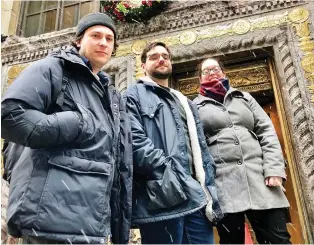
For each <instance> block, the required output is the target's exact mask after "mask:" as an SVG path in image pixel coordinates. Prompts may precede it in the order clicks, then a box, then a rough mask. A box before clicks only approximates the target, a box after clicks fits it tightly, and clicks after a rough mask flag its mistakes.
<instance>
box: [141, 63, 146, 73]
mask: <svg viewBox="0 0 314 245" xmlns="http://www.w3.org/2000/svg"><path fill="white" fill-rule="evenodd" d="M141 67H142V69H143V72H144V73H145V74H146V66H145V64H144V63H142V65H141Z"/></svg>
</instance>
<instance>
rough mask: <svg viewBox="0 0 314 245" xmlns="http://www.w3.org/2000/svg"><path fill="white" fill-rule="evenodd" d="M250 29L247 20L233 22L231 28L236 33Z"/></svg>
mask: <svg viewBox="0 0 314 245" xmlns="http://www.w3.org/2000/svg"><path fill="white" fill-rule="evenodd" d="M250 29H251V23H250V22H249V21H248V20H238V21H236V22H234V23H233V25H232V30H233V32H234V33H236V34H240V35H241V34H245V33H247V32H248V31H249V30H250Z"/></svg>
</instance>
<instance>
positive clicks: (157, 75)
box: [152, 69, 172, 79]
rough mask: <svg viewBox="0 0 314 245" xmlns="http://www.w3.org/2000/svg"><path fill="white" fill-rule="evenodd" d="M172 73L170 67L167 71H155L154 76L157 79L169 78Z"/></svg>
mask: <svg viewBox="0 0 314 245" xmlns="http://www.w3.org/2000/svg"><path fill="white" fill-rule="evenodd" d="M171 73H172V69H169V70H167V71H165V72H159V71H153V72H152V77H154V78H157V79H168V78H169V77H170V75H171Z"/></svg>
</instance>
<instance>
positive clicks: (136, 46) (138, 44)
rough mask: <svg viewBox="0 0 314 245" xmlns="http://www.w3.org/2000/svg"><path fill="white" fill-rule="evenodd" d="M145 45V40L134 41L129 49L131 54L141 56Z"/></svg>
mask: <svg viewBox="0 0 314 245" xmlns="http://www.w3.org/2000/svg"><path fill="white" fill-rule="evenodd" d="M146 44H147V41H146V40H135V41H134V42H133V44H132V48H131V49H132V52H133V53H134V54H141V53H142V51H143V49H144V48H145V46H146Z"/></svg>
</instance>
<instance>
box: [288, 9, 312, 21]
mask: <svg viewBox="0 0 314 245" xmlns="http://www.w3.org/2000/svg"><path fill="white" fill-rule="evenodd" d="M309 16H310V13H309V11H308V10H307V9H304V8H296V9H294V10H292V11H291V12H290V13H289V15H288V18H289V20H290V21H291V22H292V23H302V22H304V21H306V20H307V19H308V18H309Z"/></svg>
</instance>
